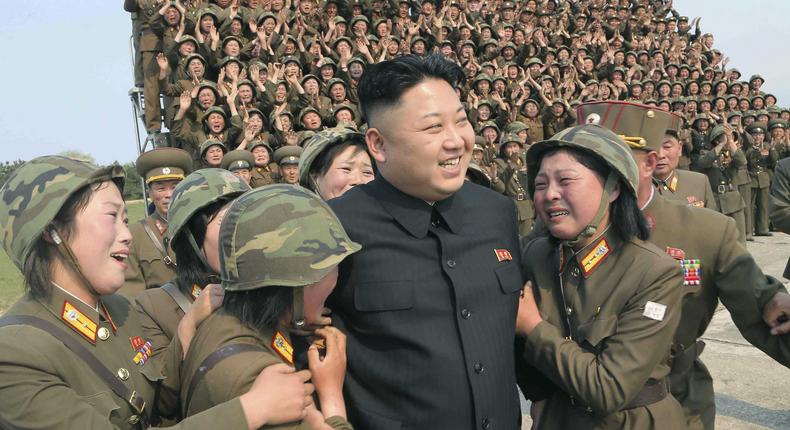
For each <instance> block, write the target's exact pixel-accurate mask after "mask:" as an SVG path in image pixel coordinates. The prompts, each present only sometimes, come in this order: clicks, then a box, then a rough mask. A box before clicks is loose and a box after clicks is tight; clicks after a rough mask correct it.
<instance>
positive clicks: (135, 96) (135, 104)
mask: <svg viewBox="0 0 790 430" xmlns="http://www.w3.org/2000/svg"><path fill="white" fill-rule="evenodd" d="M129 57H130V59H131V61H132V81H134V64H135V62H134V60H135V49H134V35H132V36H130V37H129ZM129 98H130V100H131V102H132V120H133V122H134V135H135V139H136V146H137V156H138V157H139V156H140V155H141V154H142V153H143V152H145V151H146V146H148V141H147V140H146V141H142V140H141V139H140V116H141V115H140V112H141V109H140V105H141V103H140V92H139V90H138V89H137V87H132V89H130V90H129ZM140 185H141V187H140V189H141V190H142V194H143V206H144V207H145V214H146V216H148V215H151V214H150V213H148V193H147V192H146V191H147V190H146V186H145V178H140Z"/></svg>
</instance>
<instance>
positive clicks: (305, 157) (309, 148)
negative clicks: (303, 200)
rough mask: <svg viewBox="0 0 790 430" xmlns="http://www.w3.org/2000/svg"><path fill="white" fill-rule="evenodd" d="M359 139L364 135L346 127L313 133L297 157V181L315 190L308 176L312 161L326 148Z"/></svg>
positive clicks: (362, 139) (361, 139) (362, 138)
mask: <svg viewBox="0 0 790 430" xmlns="http://www.w3.org/2000/svg"><path fill="white" fill-rule="evenodd" d="M350 140H359V141H360V142H363V143H364V142H365V135H363V134H362V133H359V132H357V131H355V130H352V129H349V128H346V127H334V128H328V129H326V130H322V131H320V132H318V133H316V134H314V135H313V136H312V137H311V138H310V140H308V141H307V142H306V143H305V145H304V148H305V149H304V152H302V156H301V157H299V183H300V184H302V186H303V187H306V188H309V189H311V190H313V191H316V189H315V184H313V180H312V179H311V178H310V168H311V167H312V165H313V162H314V161H315V160H316V158H318V156H319V155H321V153H323V152H324V151H325V150H327V149H328V148H330V147H332V146H334V145H338V144H341V143H343V142H348V141H350Z"/></svg>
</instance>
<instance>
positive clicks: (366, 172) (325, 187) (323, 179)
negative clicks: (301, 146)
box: [314, 145, 374, 200]
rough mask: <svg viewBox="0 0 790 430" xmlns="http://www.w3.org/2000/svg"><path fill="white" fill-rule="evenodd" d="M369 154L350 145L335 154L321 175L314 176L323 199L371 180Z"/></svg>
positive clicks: (371, 170) (371, 169) (371, 167)
mask: <svg viewBox="0 0 790 430" xmlns="http://www.w3.org/2000/svg"><path fill="white" fill-rule="evenodd" d="M373 175H374V174H373V165H372V163H371V161H370V156H369V155H368V153H367V152H365V151H364V150H363V149H362V148H360V147H358V146H355V145H351V146H349V147H348V148H346V149H344V150H343V151H342V152H340V153H339V154H337V155H336V156H335V158H334V160H332V164H331V165H330V166H329V170H327V172H326V173H325V174H323V175H318V176H316V177H315V179H314V180H315V183H316V185H317V186H318V193H319V194H320V195H321V198H322V199H324V200H329V199H333V198H335V197H340V196H341V195H343V193H345V192H346V191H348V190H350V189H351V187H353V186H356V185H360V184H367V183H368V182H370V181H372V180H373Z"/></svg>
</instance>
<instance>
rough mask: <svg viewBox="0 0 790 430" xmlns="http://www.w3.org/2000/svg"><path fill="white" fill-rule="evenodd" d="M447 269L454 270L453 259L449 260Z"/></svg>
mask: <svg viewBox="0 0 790 430" xmlns="http://www.w3.org/2000/svg"><path fill="white" fill-rule="evenodd" d="M447 267H449V268H451V269H452V268H454V267H455V260H453V259H452V258H451V259H449V260H447Z"/></svg>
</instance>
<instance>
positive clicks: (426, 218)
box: [368, 175, 469, 238]
mask: <svg viewBox="0 0 790 430" xmlns="http://www.w3.org/2000/svg"><path fill="white" fill-rule="evenodd" d="M368 185H369V186H370V189H371V190H372V191H373V192H374V194H375V196H376V198H377V199H378V200H379V201H380V202H381V205H382V206H383V207H384V209H385V210H386V211H387V212H389V214H390V215H392V217H393V218H395V221H397V222H398V224H400V225H401V226H403V228H405V229H406V231H408V232H409V233H410V234H411V235H412V236H414V237H416V238H423V237H425V235H426V234H428V229H429V227H430V226H431V221H434V222H435V221H436V219H435V218H434V219H433V220H432V219H431V218H432V215H433V213H434V212H435V213H436V215H438V217H439V218H441V220H443V221H444V223H445V224H446V225H447V227H448V228H449V230H450V231H452V232H453V233H458V232H459V231H460V228H461V225H462V223H463V214H464V209H463V199H462V197H461V196H460V195H459V194H460V193H461V190H458V191H457V192H456V193H455V194H453V195H452V196H450V197H448V198H446V199H444V200H441V201H438V202H435V203H434V204H433V205H430V204H428V203H426V202H425V201H423V200H420V199H418V198H415V197H412V196H410V195H408V194H406V193H404V192H403V191H401V190H399V189H397V188H395V187H394V186H393V185H392V184H390V183H389V182H388V181H387V180H386V179H384V178H383V177H382V176H380V175H379V176H377V177H376V179H374V180H373V181H372V182H370V183H369V184H368ZM467 186H469V184H467V183H464V185H463V187H467ZM462 189H463V188H462Z"/></svg>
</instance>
